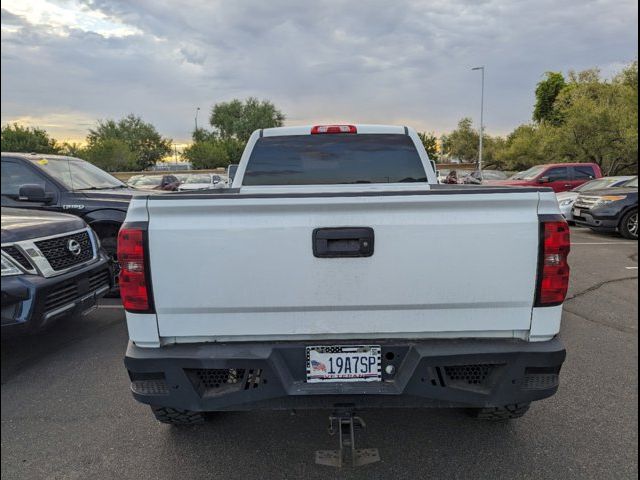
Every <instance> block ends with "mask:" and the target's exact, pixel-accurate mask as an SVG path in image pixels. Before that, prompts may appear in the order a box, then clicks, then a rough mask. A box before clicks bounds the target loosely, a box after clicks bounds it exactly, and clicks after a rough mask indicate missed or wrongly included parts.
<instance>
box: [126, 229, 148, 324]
mask: <svg viewBox="0 0 640 480" xmlns="http://www.w3.org/2000/svg"><path fill="white" fill-rule="evenodd" d="M145 247H146V241H145V231H144V230H142V229H140V228H128V227H127V226H126V225H125V226H123V227H122V228H121V229H120V232H119V233H118V263H119V264H120V278H119V285H120V297H121V298H122V305H123V306H124V308H125V310H127V311H128V312H137V313H142V312H144V313H151V312H152V311H153V310H152V308H151V296H150V288H149V281H148V280H149V279H148V278H147V273H148V270H147V268H146V267H147V265H146V264H145V257H146V255H145Z"/></svg>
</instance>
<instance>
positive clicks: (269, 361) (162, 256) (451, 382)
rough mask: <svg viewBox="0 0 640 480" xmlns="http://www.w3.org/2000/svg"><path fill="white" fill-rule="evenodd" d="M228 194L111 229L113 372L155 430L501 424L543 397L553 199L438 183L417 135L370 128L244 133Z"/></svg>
mask: <svg viewBox="0 0 640 480" xmlns="http://www.w3.org/2000/svg"><path fill="white" fill-rule="evenodd" d="M234 187H238V188H237V189H236V188H234V189H233V190H231V191H229V192H226V193H225V192H215V193H214V191H210V192H205V193H200V194H198V195H193V194H189V193H187V192H185V193H184V194H180V193H179V194H176V195H153V196H149V197H147V198H144V197H136V198H135V199H133V201H132V203H131V207H130V208H129V211H128V213H127V219H126V222H125V224H124V225H123V226H122V229H121V230H120V235H119V255H120V259H121V263H122V265H123V270H122V277H121V295H122V301H123V305H124V308H125V310H126V316H127V323H128V328H129V336H130V343H129V346H128V348H127V352H126V358H125V365H126V368H127V369H128V372H129V378H130V379H131V388H132V392H133V395H134V397H135V398H136V399H137V400H139V401H140V402H143V403H145V404H148V405H150V406H151V407H152V411H153V413H154V414H155V416H156V418H157V419H158V420H160V421H161V422H166V423H173V424H192V423H197V422H200V421H202V420H203V419H204V416H203V413H204V412H208V411H219V410H251V409H258V408H263V409H265V408H266V409H285V408H318V407H322V408H336V406H337V404H347V405H350V406H351V407H352V408H361V407H371V406H377V407H397V406H405V407H412V408H417V407H425V406H450V407H454V406H455V407H467V408H470V409H472V411H473V412H474V413H475V415H477V416H478V417H480V418H485V419H493V420H503V419H508V418H517V417H519V416H521V415H523V414H524V413H525V412H526V411H527V408H528V406H529V404H530V402H532V401H534V400H540V399H543V398H546V397H549V396H551V395H553V394H554V393H555V392H556V390H557V388H558V382H559V372H560V368H561V365H562V363H563V361H564V358H565V349H564V347H563V345H562V342H561V341H560V339H559V338H558V337H557V335H558V333H559V331H560V319H561V315H562V303H563V301H564V299H565V295H566V292H567V288H568V281H569V266H568V264H567V255H568V253H569V248H570V242H569V228H568V226H567V223H566V221H565V220H564V218H563V217H562V215H560V211H559V209H558V204H557V202H556V199H555V195H554V193H553V192H551V191H548V189H546V188H505V187H493V188H487V187H475V186H473V185H467V186H463V185H438V184H436V178H435V171H434V170H433V167H432V164H431V163H430V162H429V159H428V158H427V155H426V152H425V151H424V148H423V147H422V144H421V142H420V138H419V137H418V135H417V133H416V132H415V130H413V129H411V128H407V127H402V126H373V125H365V126H357V125H319V126H313V127H283V128H270V129H264V130H260V131H256V132H254V133H253V135H252V136H251V137H250V139H249V141H248V143H247V146H246V147H245V152H244V154H243V156H242V161H241V162H240V165H239V167H238V171H237V174H236V177H235V180H234ZM468 231H473V234H472V235H468V234H465V233H464V232H468ZM541 231H542V232H543V233H544V235H543V236H542V238H543V241H542V243H541V242H540V238H541V235H540V232H541ZM514 239H517V241H514ZM150 246H152V248H150ZM436 246H437V248H435V247H436ZM472 251H479V252H482V254H481V255H473V256H472V257H470V258H462V257H461V255H460V252H472ZM176 252H180V255H176ZM212 252H218V253H217V254H212ZM214 266H215V268H214ZM212 272H214V273H212ZM217 272H224V274H223V275H222V274H218V273H217ZM151 286H152V288H151Z"/></svg>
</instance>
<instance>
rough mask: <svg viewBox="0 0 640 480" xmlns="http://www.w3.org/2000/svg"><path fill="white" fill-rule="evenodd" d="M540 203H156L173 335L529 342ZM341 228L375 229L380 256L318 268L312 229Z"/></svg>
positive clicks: (154, 238) (154, 257)
mask: <svg viewBox="0 0 640 480" xmlns="http://www.w3.org/2000/svg"><path fill="white" fill-rule="evenodd" d="M537 204H538V194H537V193H514V194H487V195H464V194H461V195H455V194H453V195H428V196H423V195H415V196H410V195H407V196H394V197H389V196H381V197H335V198H323V197H311V198H294V199H291V198H268V199H265V198H254V199H252V198H248V199H229V200H226V199H204V198H203V199H197V200H190V199H179V198H176V200H173V199H172V200H166V199H165V200H160V201H155V200H151V201H150V202H149V213H150V222H149V249H150V256H151V272H152V282H153V289H154V297H155V305H156V312H157V316H158V329H159V332H160V336H161V337H181V336H190V337H194V336H197V337H202V336H210V337H225V338H230V337H234V336H238V337H243V336H256V335H258V336H261V335H269V336H275V337H278V338H281V339H286V338H288V337H290V336H296V337H298V336H300V335H302V336H307V337H309V338H313V337H315V336H323V337H324V338H329V337H332V336H333V337H334V338H339V337H340V336H341V335H343V334H356V335H358V336H360V337H362V338H365V337H369V336H370V337H372V338H373V337H375V336H378V337H379V336H381V335H382V336H384V335H386V334H398V333H400V334H403V335H405V334H406V336H412V337H421V336H424V335H425V334H429V333H436V332H451V333H452V334H454V333H455V332H466V335H469V334H470V333H471V332H483V331H485V330H492V331H499V332H503V336H513V335H514V334H513V331H521V332H522V331H528V330H529V328H530V322H531V311H532V306H533V298H534V291H535V278H536V264H537V252H538V218H537V213H536V211H537ZM339 226H369V227H372V228H373V229H374V231H375V252H374V255H373V256H372V257H368V258H336V259H322V258H315V257H314V256H313V253H312V232H313V230H314V229H315V228H320V227H339ZM473 252H478V254H477V256H476V255H474V253H473ZM466 258H468V260H465V259H466ZM214 265H215V268H213V266H214ZM455 336H457V335H455ZM518 336H520V335H518Z"/></svg>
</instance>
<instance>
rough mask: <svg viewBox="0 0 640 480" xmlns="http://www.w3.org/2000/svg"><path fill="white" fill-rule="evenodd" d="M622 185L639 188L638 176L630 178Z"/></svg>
mask: <svg viewBox="0 0 640 480" xmlns="http://www.w3.org/2000/svg"><path fill="white" fill-rule="evenodd" d="M622 186H623V187H631V188H638V177H636V178H633V179H631V180H629V181H628V182H627V183H625V184H624V185H622Z"/></svg>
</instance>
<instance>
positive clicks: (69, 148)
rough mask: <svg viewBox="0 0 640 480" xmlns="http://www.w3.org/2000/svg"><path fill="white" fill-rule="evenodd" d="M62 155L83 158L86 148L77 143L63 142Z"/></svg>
mask: <svg viewBox="0 0 640 480" xmlns="http://www.w3.org/2000/svg"><path fill="white" fill-rule="evenodd" d="M60 153H61V154H63V155H68V156H70V157H78V158H83V156H84V153H85V148H84V147H83V146H82V145H81V144H79V143H77V142H63V144H62V146H61V147H60Z"/></svg>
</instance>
